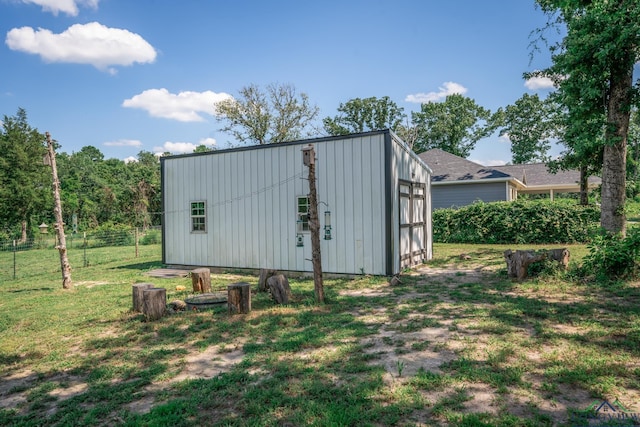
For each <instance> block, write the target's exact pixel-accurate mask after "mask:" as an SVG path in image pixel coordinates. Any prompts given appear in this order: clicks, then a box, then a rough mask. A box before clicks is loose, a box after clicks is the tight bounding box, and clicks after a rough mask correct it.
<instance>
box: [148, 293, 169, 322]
mask: <svg viewBox="0 0 640 427" xmlns="http://www.w3.org/2000/svg"><path fill="white" fill-rule="evenodd" d="M142 300H143V305H142V313H143V314H144V316H145V317H146V318H147V320H148V321H153V320H158V319H160V318H161V317H162V316H164V313H165V311H166V309H167V290H166V289H165V288H150V289H145V290H143V291H142Z"/></svg>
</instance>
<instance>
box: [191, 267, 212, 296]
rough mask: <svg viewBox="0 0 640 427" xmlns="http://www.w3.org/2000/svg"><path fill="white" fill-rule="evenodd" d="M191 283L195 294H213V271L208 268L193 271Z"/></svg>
mask: <svg viewBox="0 0 640 427" xmlns="http://www.w3.org/2000/svg"><path fill="white" fill-rule="evenodd" d="M191 283H192V284H193V292H195V293H203V292H211V270H209V269H208V268H196V269H195V270H191Z"/></svg>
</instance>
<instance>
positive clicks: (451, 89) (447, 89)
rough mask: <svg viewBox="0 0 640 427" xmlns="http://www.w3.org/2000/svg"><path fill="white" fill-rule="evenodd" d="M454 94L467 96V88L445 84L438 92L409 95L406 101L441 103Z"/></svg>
mask: <svg viewBox="0 0 640 427" xmlns="http://www.w3.org/2000/svg"><path fill="white" fill-rule="evenodd" d="M454 93H458V94H461V95H462V94H465V93H467V88H466V87H464V86H462V85H461V84H458V83H454V82H444V83H443V84H442V86H441V87H439V88H438V92H429V93H416V94H413V95H407V97H406V98H405V99H404V100H405V101H406V102H415V103H418V104H425V103H427V102H437V101H440V100H442V99H445V98H446V97H447V96H449V95H453V94H454Z"/></svg>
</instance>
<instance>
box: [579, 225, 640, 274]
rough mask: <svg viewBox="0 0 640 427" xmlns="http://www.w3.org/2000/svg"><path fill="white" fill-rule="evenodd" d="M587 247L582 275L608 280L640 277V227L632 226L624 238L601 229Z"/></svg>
mask: <svg viewBox="0 0 640 427" xmlns="http://www.w3.org/2000/svg"><path fill="white" fill-rule="evenodd" d="M588 248H589V253H588V254H587V255H586V256H585V257H584V259H583V261H582V268H581V271H580V272H581V274H582V275H583V276H594V277H595V279H596V280H597V281H599V282H605V283H608V282H611V281H616V280H626V279H633V278H636V277H638V276H640V228H638V227H633V228H629V229H628V230H627V236H626V237H625V238H622V236H621V235H620V234H611V233H606V232H602V233H600V234H599V235H597V236H596V237H594V238H593V241H592V242H591V244H589V246H588Z"/></svg>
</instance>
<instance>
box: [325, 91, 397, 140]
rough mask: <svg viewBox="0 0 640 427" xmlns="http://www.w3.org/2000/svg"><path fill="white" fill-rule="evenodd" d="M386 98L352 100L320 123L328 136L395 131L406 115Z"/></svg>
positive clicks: (373, 97) (341, 105)
mask: <svg viewBox="0 0 640 427" xmlns="http://www.w3.org/2000/svg"><path fill="white" fill-rule="evenodd" d="M403 111H404V109H403V108H402V107H398V105H397V104H396V103H395V102H393V101H392V100H391V99H390V98H389V97H388V96H383V97H382V98H376V97H375V96H372V97H370V98H354V99H350V100H349V101H347V102H346V103H344V104H342V103H341V104H340V106H339V107H338V113H339V114H338V115H337V116H334V117H333V118H331V117H325V118H324V119H323V120H322V122H323V124H324V130H325V131H326V132H327V133H328V134H329V135H346V134H349V133H360V132H366V131H373V130H383V129H391V130H393V131H396V130H397V129H398V127H399V126H400V125H401V124H402V121H403V120H404V119H405V117H406V115H405V114H404V113H403Z"/></svg>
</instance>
